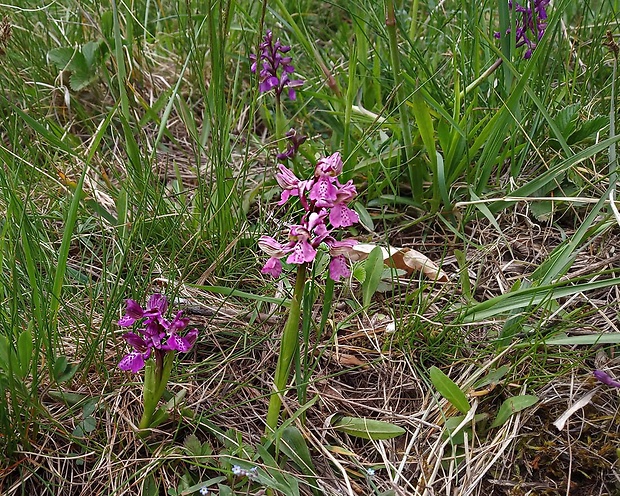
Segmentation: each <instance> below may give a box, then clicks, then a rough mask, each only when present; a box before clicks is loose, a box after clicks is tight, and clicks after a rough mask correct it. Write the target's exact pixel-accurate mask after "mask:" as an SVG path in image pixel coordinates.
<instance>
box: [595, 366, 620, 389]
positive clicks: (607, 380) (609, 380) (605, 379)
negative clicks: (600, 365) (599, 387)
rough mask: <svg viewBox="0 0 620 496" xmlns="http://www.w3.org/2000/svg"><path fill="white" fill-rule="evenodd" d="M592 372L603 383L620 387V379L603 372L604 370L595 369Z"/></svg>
mask: <svg viewBox="0 0 620 496" xmlns="http://www.w3.org/2000/svg"><path fill="white" fill-rule="evenodd" d="M592 374H593V375H594V377H596V378H597V379H598V380H599V381H600V382H602V383H603V384H606V385H607V386H611V387H615V388H620V381H616V380H614V379H612V378H611V376H610V375H609V374H607V373H606V372H603V371H602V370H595V371H594V372H593V373H592Z"/></svg>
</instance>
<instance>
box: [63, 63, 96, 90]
mask: <svg viewBox="0 0 620 496" xmlns="http://www.w3.org/2000/svg"><path fill="white" fill-rule="evenodd" d="M96 77H97V76H96V74H95V73H93V72H92V71H91V70H90V69H88V68H87V69H86V70H77V71H74V72H72V73H71V76H70V77H69V86H70V87H71V89H72V90H73V91H81V90H83V89H84V88H86V87H87V86H88V85H89V84H91V83H92V82H93V81H94V80H95V79H96Z"/></svg>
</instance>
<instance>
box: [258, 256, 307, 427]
mask: <svg viewBox="0 0 620 496" xmlns="http://www.w3.org/2000/svg"><path fill="white" fill-rule="evenodd" d="M305 284H306V264H305V263H304V264H301V265H300V266H299V267H298V268H297V278H296V279H295V290H294V292H293V298H292V300H291V306H290V309H289V314H288V320H287V321H286V325H285V326H284V331H283V333H282V339H281V341H280V353H279V355H278V363H277V365H276V372H275V374H274V391H273V393H271V398H270V400H269V410H268V411H267V427H266V429H265V434H269V433H271V432H274V431H275V430H276V428H277V426H278V419H279V418H280V409H281V408H282V399H281V397H280V394H282V393H283V392H284V389H285V388H286V384H287V382H288V378H289V370H290V367H291V362H292V360H293V356H294V355H295V350H296V349H297V347H298V346H299V321H300V318H301V302H302V300H303V294H304V287H305Z"/></svg>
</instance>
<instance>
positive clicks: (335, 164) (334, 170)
mask: <svg viewBox="0 0 620 496" xmlns="http://www.w3.org/2000/svg"><path fill="white" fill-rule="evenodd" d="M342 167H343V164H342V156H341V155H340V152H336V153H334V154H332V155H330V156H329V157H325V158H322V159H320V160H319V161H318V162H317V164H316V167H315V169H314V174H315V175H317V176H321V175H324V174H325V175H329V176H337V175H339V174H340V173H341V172H342Z"/></svg>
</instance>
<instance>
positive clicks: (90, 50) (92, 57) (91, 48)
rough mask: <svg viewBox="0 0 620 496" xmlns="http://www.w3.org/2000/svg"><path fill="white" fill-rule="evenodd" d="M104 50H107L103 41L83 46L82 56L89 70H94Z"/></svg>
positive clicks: (91, 42) (90, 42)
mask: <svg viewBox="0 0 620 496" xmlns="http://www.w3.org/2000/svg"><path fill="white" fill-rule="evenodd" d="M102 48H105V45H104V44H103V40H96V41H89V42H87V43H84V44H83V45H82V55H84V59H85V60H86V65H87V66H88V67H89V69H91V70H92V69H94V67H93V66H94V65H95V64H96V63H97V62H98V60H99V57H100V56H101V53H102Z"/></svg>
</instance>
